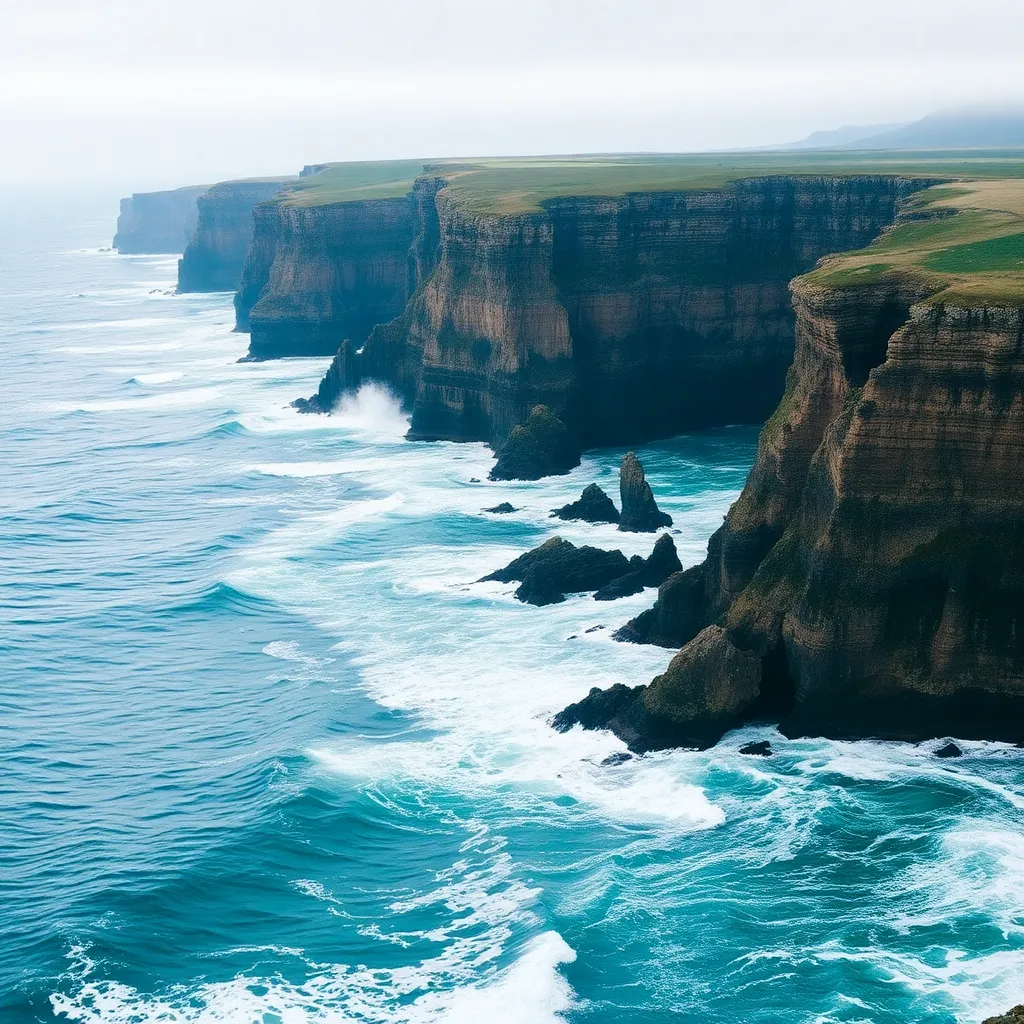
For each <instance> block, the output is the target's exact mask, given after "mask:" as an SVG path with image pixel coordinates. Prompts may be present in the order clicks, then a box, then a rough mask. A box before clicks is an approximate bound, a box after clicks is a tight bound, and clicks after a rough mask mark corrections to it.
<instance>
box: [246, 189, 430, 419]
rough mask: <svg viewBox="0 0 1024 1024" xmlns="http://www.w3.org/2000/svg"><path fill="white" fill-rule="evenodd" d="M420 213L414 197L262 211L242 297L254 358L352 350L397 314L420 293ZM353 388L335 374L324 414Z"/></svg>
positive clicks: (274, 206) (272, 206)
mask: <svg viewBox="0 0 1024 1024" xmlns="http://www.w3.org/2000/svg"><path fill="white" fill-rule="evenodd" d="M413 213H414V207H413V205H412V204H411V203H410V201H409V199H408V198H407V197H400V198H398V199H375V200H366V201H360V202H345V203H326V204H322V205H315V206H299V205H292V204H290V203H289V202H287V201H282V202H272V203H264V204H261V205H259V206H257V207H256V208H255V210H254V223H255V228H254V234H253V242H252V248H251V249H250V250H249V255H248V258H247V260H246V262H245V268H244V272H242V275H241V285H240V286H239V290H238V293H237V294H236V296H235V312H236V322H237V327H238V329H239V330H242V331H249V332H250V334H251V338H250V344H249V354H250V356H252V357H253V358H256V359H270V358H278V357H281V356H290V355H307V356H308V355H318V356H324V355H334V354H335V353H336V352H338V350H339V346H340V345H341V344H342V343H343V342H345V341H348V342H349V343H350V346H351V352H352V353H353V354H354V353H355V352H356V351H357V350H358V349H359V348H361V347H362V345H363V343H364V342H365V341H366V339H367V336H368V335H369V333H370V331H372V330H373V328H374V327H375V326H377V325H378V324H382V323H386V322H388V321H390V320H393V319H394V318H395V317H397V316H399V315H400V314H401V313H402V311H403V309H404V308H405V304H406V302H407V301H408V298H409V295H410V294H411V290H412V288H413V287H415V284H414V280H413V273H412V272H411V271H410V267H409V258H410V257H409V250H410V246H411V244H412V241H413V237H414V234H415V229H416V225H415V223H414V218H413ZM349 362H350V363H351V359H350V360H349ZM353 372H355V366H354V364H352V365H350V367H349V373H353ZM346 383H347V378H345V379H344V380H342V379H337V377H336V375H335V379H332V380H331V381H326V382H325V384H326V388H321V389H320V390H321V393H320V402H321V403H324V404H325V411H329V409H330V407H331V405H333V403H334V401H336V400H337V395H338V394H340V391H341V390H343V389H344V387H345V386H346Z"/></svg>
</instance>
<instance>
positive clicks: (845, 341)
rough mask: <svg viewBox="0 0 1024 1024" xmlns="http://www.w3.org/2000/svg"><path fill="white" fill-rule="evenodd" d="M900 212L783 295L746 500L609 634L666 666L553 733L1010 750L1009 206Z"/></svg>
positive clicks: (1015, 335) (640, 740)
mask: <svg viewBox="0 0 1024 1024" xmlns="http://www.w3.org/2000/svg"><path fill="white" fill-rule="evenodd" d="M913 212H914V213H915V216H914V218H913V219H908V220H907V221H906V223H904V224H903V225H902V226H900V227H897V229H896V230H894V231H893V232H891V233H890V234H888V235H886V236H885V237H883V238H882V239H881V240H880V241H879V242H878V243H876V244H875V245H874V246H871V247H869V248H868V249H866V250H864V251H863V252H859V253H854V254H851V255H850V256H847V257H841V258H836V259H832V260H829V261H826V262H825V263H824V265H823V266H822V267H821V268H819V269H818V270H816V271H814V272H812V273H811V274H809V275H807V276H805V277H801V278H798V279H797V280H795V281H794V282H793V284H792V296H793V304H794V308H795V310H796V356H795V360H794V364H793V367H792V369H791V370H790V373H789V378H788V385H787V389H786V393H785V395H784V397H783V400H782V402H781V404H780V405H779V407H778V409H777V410H776V412H775V413H774V415H773V416H772V418H771V419H770V420H769V421H768V423H767V424H766V425H765V427H764V429H763V431H762V434H761V438H760V440H759V444H758V454H757V459H756V462H755V465H754V468H753V470H752V471H751V474H750V477H749V479H748V481H747V484H746V486H745V488H744V490H743V493H742V494H741V496H740V498H739V500H738V501H737V502H736V504H735V505H734V506H733V507H732V509H730V511H729V514H728V516H727V517H726V521H725V523H724V524H723V526H722V527H721V528H720V529H719V530H718V532H717V533H716V534H715V535H714V536H713V537H712V539H711V541H710V543H709V545H708V557H707V559H706V561H705V562H704V563H703V564H701V565H700V566H696V567H694V568H692V569H689V570H687V571H686V572H684V573H680V574H677V575H676V576H675V577H673V578H671V579H670V580H669V581H667V582H666V583H665V584H664V585H663V586H662V588H661V591H660V593H659V600H658V604H657V605H656V606H655V608H654V609H652V610H651V611H650V612H648V613H645V614H644V615H643V616H640V617H639V618H638V619H636V620H634V621H633V622H632V623H631V624H630V626H629V627H628V628H627V634H629V633H630V632H631V633H632V635H627V637H626V638H627V639H638V640H653V641H656V642H662V643H664V642H669V643H674V644H676V645H682V649H681V650H680V652H679V654H677V655H676V657H675V658H674V659H673V660H672V662H671V664H670V665H669V667H668V669H667V670H666V672H665V673H664V674H662V675H661V676H659V677H657V678H656V679H655V680H654V681H653V682H652V683H651V684H650V685H649V686H645V687H636V688H635V689H633V690H631V691H628V697H627V696H623V695H622V694H621V693H620V694H618V695H617V700H616V702H615V706H614V709H613V711H614V713H613V714H612V713H609V714H607V715H600V714H598V715H595V714H594V713H593V708H594V707H596V706H597V705H598V704H600V703H601V701H604V702H605V703H606V704H607V703H608V699H607V698H606V697H604V696H603V695H600V694H593V695H591V696H589V697H587V698H586V699H585V700H584V701H583V702H581V704H580V705H575V706H574V707H572V708H569V709H566V711H565V712H563V713H562V714H561V716H559V719H558V721H557V723H556V724H559V725H561V726H562V727H569V726H571V725H573V724H575V723H576V722H581V723H583V722H586V723H587V724H588V725H591V726H593V725H595V724H597V725H599V726H605V727H611V728H613V729H615V731H617V732H619V734H620V735H622V736H623V737H624V738H627V740H628V742H630V743H631V745H633V746H634V747H636V748H638V749H647V748H650V747H659V746H670V745H697V746H701V745H706V744H708V743H713V742H715V741H716V740H717V738H718V737H719V736H721V734H722V733H723V732H724V731H725V730H726V729H728V728H731V727H733V726H734V725H737V724H740V723H741V722H744V721H749V720H752V719H762V718H768V719H772V720H775V721H780V722H781V728H782V730H783V732H784V733H786V734H787V735H791V736H796V735H806V734H816V735H826V736H833V737H845V738H854V737H867V736H872V737H883V738H892V739H903V740H921V739H925V738H928V737H933V736H941V735H957V736H961V737H965V738H985V739H1000V740H1006V741H1010V742H1024V495H1022V493H1021V490H1020V487H1019V484H1018V483H1017V481H1019V479H1020V477H1021V474H1022V472H1024V184H1022V183H1020V182H1009V183H1007V182H1001V183H1000V182H989V183H969V184H965V186H964V187H962V188H961V187H958V188H956V189H950V188H947V189H943V188H937V189H932V190H930V192H929V193H926V198H925V200H924V201H923V202H922V204H920V209H918V210H916V211H913ZM921 215H923V219H918V216H921ZM588 702H589V704H588Z"/></svg>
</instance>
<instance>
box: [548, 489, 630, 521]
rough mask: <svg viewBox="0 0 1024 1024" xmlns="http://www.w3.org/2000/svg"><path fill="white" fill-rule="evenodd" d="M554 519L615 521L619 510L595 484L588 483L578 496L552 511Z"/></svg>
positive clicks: (617, 519)
mask: <svg viewBox="0 0 1024 1024" xmlns="http://www.w3.org/2000/svg"><path fill="white" fill-rule="evenodd" d="M551 515H552V516H554V517H555V518H556V519H582V520H583V521H584V522H587V523H617V522H618V521H619V510H618V509H617V508H616V507H615V504H614V502H613V501H612V499H611V498H609V497H608V495H607V494H605V492H604V491H603V490H601V488H600V487H598V486H597V484H588V485H587V486H586V487H585V488H584V489H583V493H582V494H581V495H580V496H579V498H578V499H577V500H576V501H574V502H572V503H570V504H568V505H563V506H562V507H561V508H556V509H555V510H554V511H553V512H552V513H551Z"/></svg>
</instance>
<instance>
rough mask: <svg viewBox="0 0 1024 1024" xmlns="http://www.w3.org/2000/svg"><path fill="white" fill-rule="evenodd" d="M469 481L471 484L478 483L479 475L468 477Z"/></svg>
mask: <svg viewBox="0 0 1024 1024" xmlns="http://www.w3.org/2000/svg"><path fill="white" fill-rule="evenodd" d="M469 482H470V483H471V484H478V483H480V477H478V476H471V477H470V478H469Z"/></svg>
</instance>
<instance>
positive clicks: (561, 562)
mask: <svg viewBox="0 0 1024 1024" xmlns="http://www.w3.org/2000/svg"><path fill="white" fill-rule="evenodd" d="M629 568H630V565H629V562H628V560H627V559H626V556H625V555H624V554H623V553H622V552H621V551H602V550H601V549H600V548H592V547H589V546H586V545H585V546H583V547H579V548H578V547H576V546H575V545H574V544H570V543H569V542H568V541H567V540H562V538H561V537H552V538H551V540H548V541H545V542H544V543H543V544H541V545H540V547H537V548H534V549H533V550H532V551H527V552H526V554H525V555H520V556H519V557H518V558H516V559H514V560H513V561H511V562H509V564H508V565H506V566H505V568H504V569H499V570H497V572H492V573H491V574H490V575H489V576H485V577H484V578H483V579H482V580H481V581H480V582H481V583H483V582H485V581H489V580H497V581H498V582H500V583H511V582H512V581H513V580H518V581H520V587H519V589H518V590H517V591H516V597H517V598H518V599H519V600H520V601H525V602H526V603H527V604H536V605H545V604H556V603H558V602H559V601H564V600H565V595H566V594H577V593H580V592H582V591H586V590H597V589H599V588H600V587H603V586H604V585H605V584H607V583H610V582H611V581H612V580H614V579H618V577H620V576H624V575H625V574H626V573H627V572H628V571H629Z"/></svg>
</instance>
